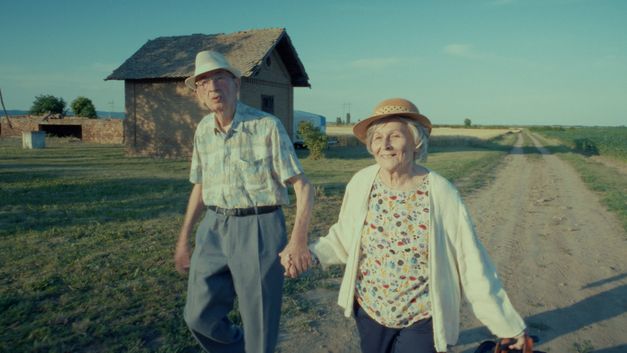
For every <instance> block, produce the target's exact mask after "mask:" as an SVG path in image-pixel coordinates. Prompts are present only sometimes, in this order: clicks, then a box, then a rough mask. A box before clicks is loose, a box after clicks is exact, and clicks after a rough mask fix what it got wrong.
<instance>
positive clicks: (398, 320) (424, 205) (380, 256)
mask: <svg viewBox="0 0 627 353" xmlns="http://www.w3.org/2000/svg"><path fill="white" fill-rule="evenodd" d="M428 179H429V178H427V177H425V178H423V180H422V181H421V184H420V185H419V186H418V188H417V189H416V190H413V191H396V190H393V189H391V188H389V187H388V186H386V185H385V184H383V183H382V182H381V179H380V178H379V177H378V176H377V178H376V180H375V182H374V184H373V186H372V190H371V192H370V200H369V201H368V213H367V215H366V220H365V224H364V227H363V228H362V235H361V254H360V258H359V270H358V275H357V282H356V286H355V294H356V298H357V301H358V303H359V305H360V306H361V307H362V308H363V309H364V310H365V311H366V313H368V315H369V316H370V317H372V318H373V319H375V320H376V321H377V322H378V323H380V324H381V325H383V326H386V327H391V328H402V327H408V326H411V325H412V324H413V323H415V322H417V321H419V320H422V319H425V318H428V317H430V316H431V302H430V300H429V272H428V257H429V247H428V240H429V227H430V217H429V206H430V204H429V192H428Z"/></svg>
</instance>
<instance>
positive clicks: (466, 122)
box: [464, 118, 472, 127]
mask: <svg viewBox="0 0 627 353" xmlns="http://www.w3.org/2000/svg"><path fill="white" fill-rule="evenodd" d="M470 125H472V120H470V119H468V118H466V119H464V127H470Z"/></svg>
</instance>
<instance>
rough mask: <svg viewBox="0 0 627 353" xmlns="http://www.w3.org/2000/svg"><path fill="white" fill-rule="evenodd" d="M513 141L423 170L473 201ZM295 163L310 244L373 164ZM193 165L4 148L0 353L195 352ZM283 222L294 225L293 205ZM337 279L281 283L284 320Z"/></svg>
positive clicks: (83, 151)
mask: <svg viewBox="0 0 627 353" xmlns="http://www.w3.org/2000/svg"><path fill="white" fill-rule="evenodd" d="M512 141H513V138H511V137H508V138H507V139H506V141H505V142H503V143H504V145H501V144H495V143H490V144H486V146H487V147H488V148H476V147H460V146H452V147H436V148H434V149H433V151H432V153H431V154H430V156H429V162H428V163H427V166H429V167H431V168H433V169H434V170H436V171H438V172H439V173H441V174H443V175H444V176H446V177H448V178H449V179H451V180H453V181H456V182H458V183H459V184H460V188H461V190H462V192H463V193H468V192H470V191H471V190H473V189H474V188H476V187H478V186H480V185H482V184H483V183H485V182H486V180H489V177H490V175H493V173H494V170H495V166H496V165H497V164H498V163H499V161H500V158H501V157H502V156H504V155H505V153H506V151H507V150H508V148H509V147H507V145H508V144H511V143H512ZM499 146H500V147H499ZM299 153H301V157H303V159H302V161H303V165H304V168H305V170H306V173H307V174H308V175H309V177H310V179H311V180H312V181H313V183H314V184H315V185H316V194H317V195H316V198H317V203H316V205H315V211H314V216H313V222H312V224H313V225H312V227H311V239H315V238H317V237H319V236H321V235H324V234H326V231H327V229H328V227H329V226H330V225H331V224H332V223H333V222H334V221H335V220H336V218H337V213H338V211H339V207H340V203H341V200H342V192H343V187H344V185H345V184H346V182H347V181H348V180H349V179H350V177H351V175H352V174H353V173H354V172H355V171H357V170H358V169H360V168H362V167H364V166H367V165H369V164H372V163H373V159H372V158H371V157H370V156H369V155H368V154H367V152H366V151H365V149H364V148H362V147H360V148H357V147H354V148H345V149H332V150H329V151H328V156H327V159H325V160H318V161H314V160H309V159H307V158H305V157H306V152H299ZM188 167H189V163H188V162H187V161H181V160H179V161H168V160H158V159H151V158H129V157H126V156H124V151H123V148H122V147H120V146H102V145H89V144H82V143H68V142H67V141H65V140H62V139H61V140H50V141H47V148H45V149H42V150H24V149H21V148H20V141H19V140H16V139H8V140H7V139H3V140H0V200H2V203H1V205H0V250H1V253H2V257H1V259H0V283H1V285H0V311H1V312H2V315H1V317H0V327H1V328H2V330H1V331H0V351H1V352H26V351H28V352H198V351H199V349H198V347H197V345H196V344H195V342H194V341H193V339H192V338H191V336H190V335H189V334H188V332H187V329H186V327H185V325H184V323H183V319H182V315H181V312H182V308H183V304H184V293H185V291H186V280H185V279H184V278H182V277H180V276H179V275H178V274H176V272H175V271H174V265H173V261H172V256H173V248H174V242H175V238H176V235H177V234H178V229H179V226H180V224H181V222H182V213H183V211H184V208H185V205H186V201H187V196H188V193H189V191H190V188H191V185H190V184H189V182H188V181H187V175H188ZM285 213H286V218H287V221H288V224H289V225H290V226H291V223H292V222H293V217H294V206H293V205H292V206H287V207H285ZM339 275H340V273H339V270H338V269H337V268H335V269H334V268H332V269H330V270H328V271H321V270H315V271H312V272H311V273H310V274H309V275H308V276H305V277H302V278H301V279H298V280H288V281H287V283H286V286H285V299H284V306H283V320H287V321H289V320H290V318H292V317H295V316H296V314H298V316H299V317H302V314H303V313H305V314H306V315H311V316H315V315H316V311H315V310H314V309H312V308H311V306H310V305H309V304H308V301H307V300H306V299H305V297H304V296H303V295H302V294H303V292H304V291H306V290H308V289H310V288H313V287H314V286H319V285H321V284H322V283H323V282H324V281H325V280H326V279H328V278H332V277H337V276H339ZM231 316H232V317H233V318H234V319H235V320H237V315H236V314H235V313H233V314H232V315H231Z"/></svg>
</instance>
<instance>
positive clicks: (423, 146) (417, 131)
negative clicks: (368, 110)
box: [366, 116, 429, 162]
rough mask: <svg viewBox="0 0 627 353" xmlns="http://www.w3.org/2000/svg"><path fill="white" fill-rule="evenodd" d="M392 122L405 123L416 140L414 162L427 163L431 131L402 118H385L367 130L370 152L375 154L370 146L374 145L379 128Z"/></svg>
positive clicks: (367, 144)
mask: <svg viewBox="0 0 627 353" xmlns="http://www.w3.org/2000/svg"><path fill="white" fill-rule="evenodd" d="M391 120H398V121H401V122H403V123H405V125H406V126H407V128H408V129H409V132H410V133H411V135H412V137H413V138H414V145H416V149H415V150H414V160H417V161H420V162H426V161H427V155H428V154H429V152H428V149H429V131H428V130H427V128H425V127H424V126H422V124H420V123H419V122H417V121H415V120H412V119H409V118H405V117H402V116H389V117H385V118H383V119H381V120H378V121H376V122H375V123H373V124H372V125H370V126H369V127H368V130H366V148H367V149H368V152H369V153H370V154H373V153H372V149H371V148H370V145H371V144H372V137H373V136H374V133H375V131H376V130H377V128H378V126H379V125H381V124H384V123H387V122H390V121H391Z"/></svg>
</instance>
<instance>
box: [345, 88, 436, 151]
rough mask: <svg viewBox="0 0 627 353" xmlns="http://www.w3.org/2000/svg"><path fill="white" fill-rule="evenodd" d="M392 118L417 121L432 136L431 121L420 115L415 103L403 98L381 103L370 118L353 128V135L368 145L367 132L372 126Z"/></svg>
mask: <svg viewBox="0 0 627 353" xmlns="http://www.w3.org/2000/svg"><path fill="white" fill-rule="evenodd" d="M391 116H400V117H404V118H408V119H411V120H415V121H417V122H418V123H420V125H422V126H424V127H425V128H426V129H427V131H428V133H429V135H431V121H429V118H427V117H426V116H424V115H422V114H420V112H419V111H418V108H417V107H416V106H415V105H414V103H412V102H410V101H408V100H407V99H403V98H391V99H386V100H384V101H382V102H381V103H379V104H378V105H377V106H376V107H375V108H374V112H373V113H372V115H371V116H370V117H368V118H366V119H364V120H362V121H360V122H358V123H357V124H355V126H354V127H353V134H355V136H357V138H358V139H359V140H360V141H361V142H363V143H364V144H365V143H367V141H366V132H367V131H368V128H369V127H370V125H372V124H374V123H375V122H376V121H377V120H381V119H383V118H387V117H391Z"/></svg>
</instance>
